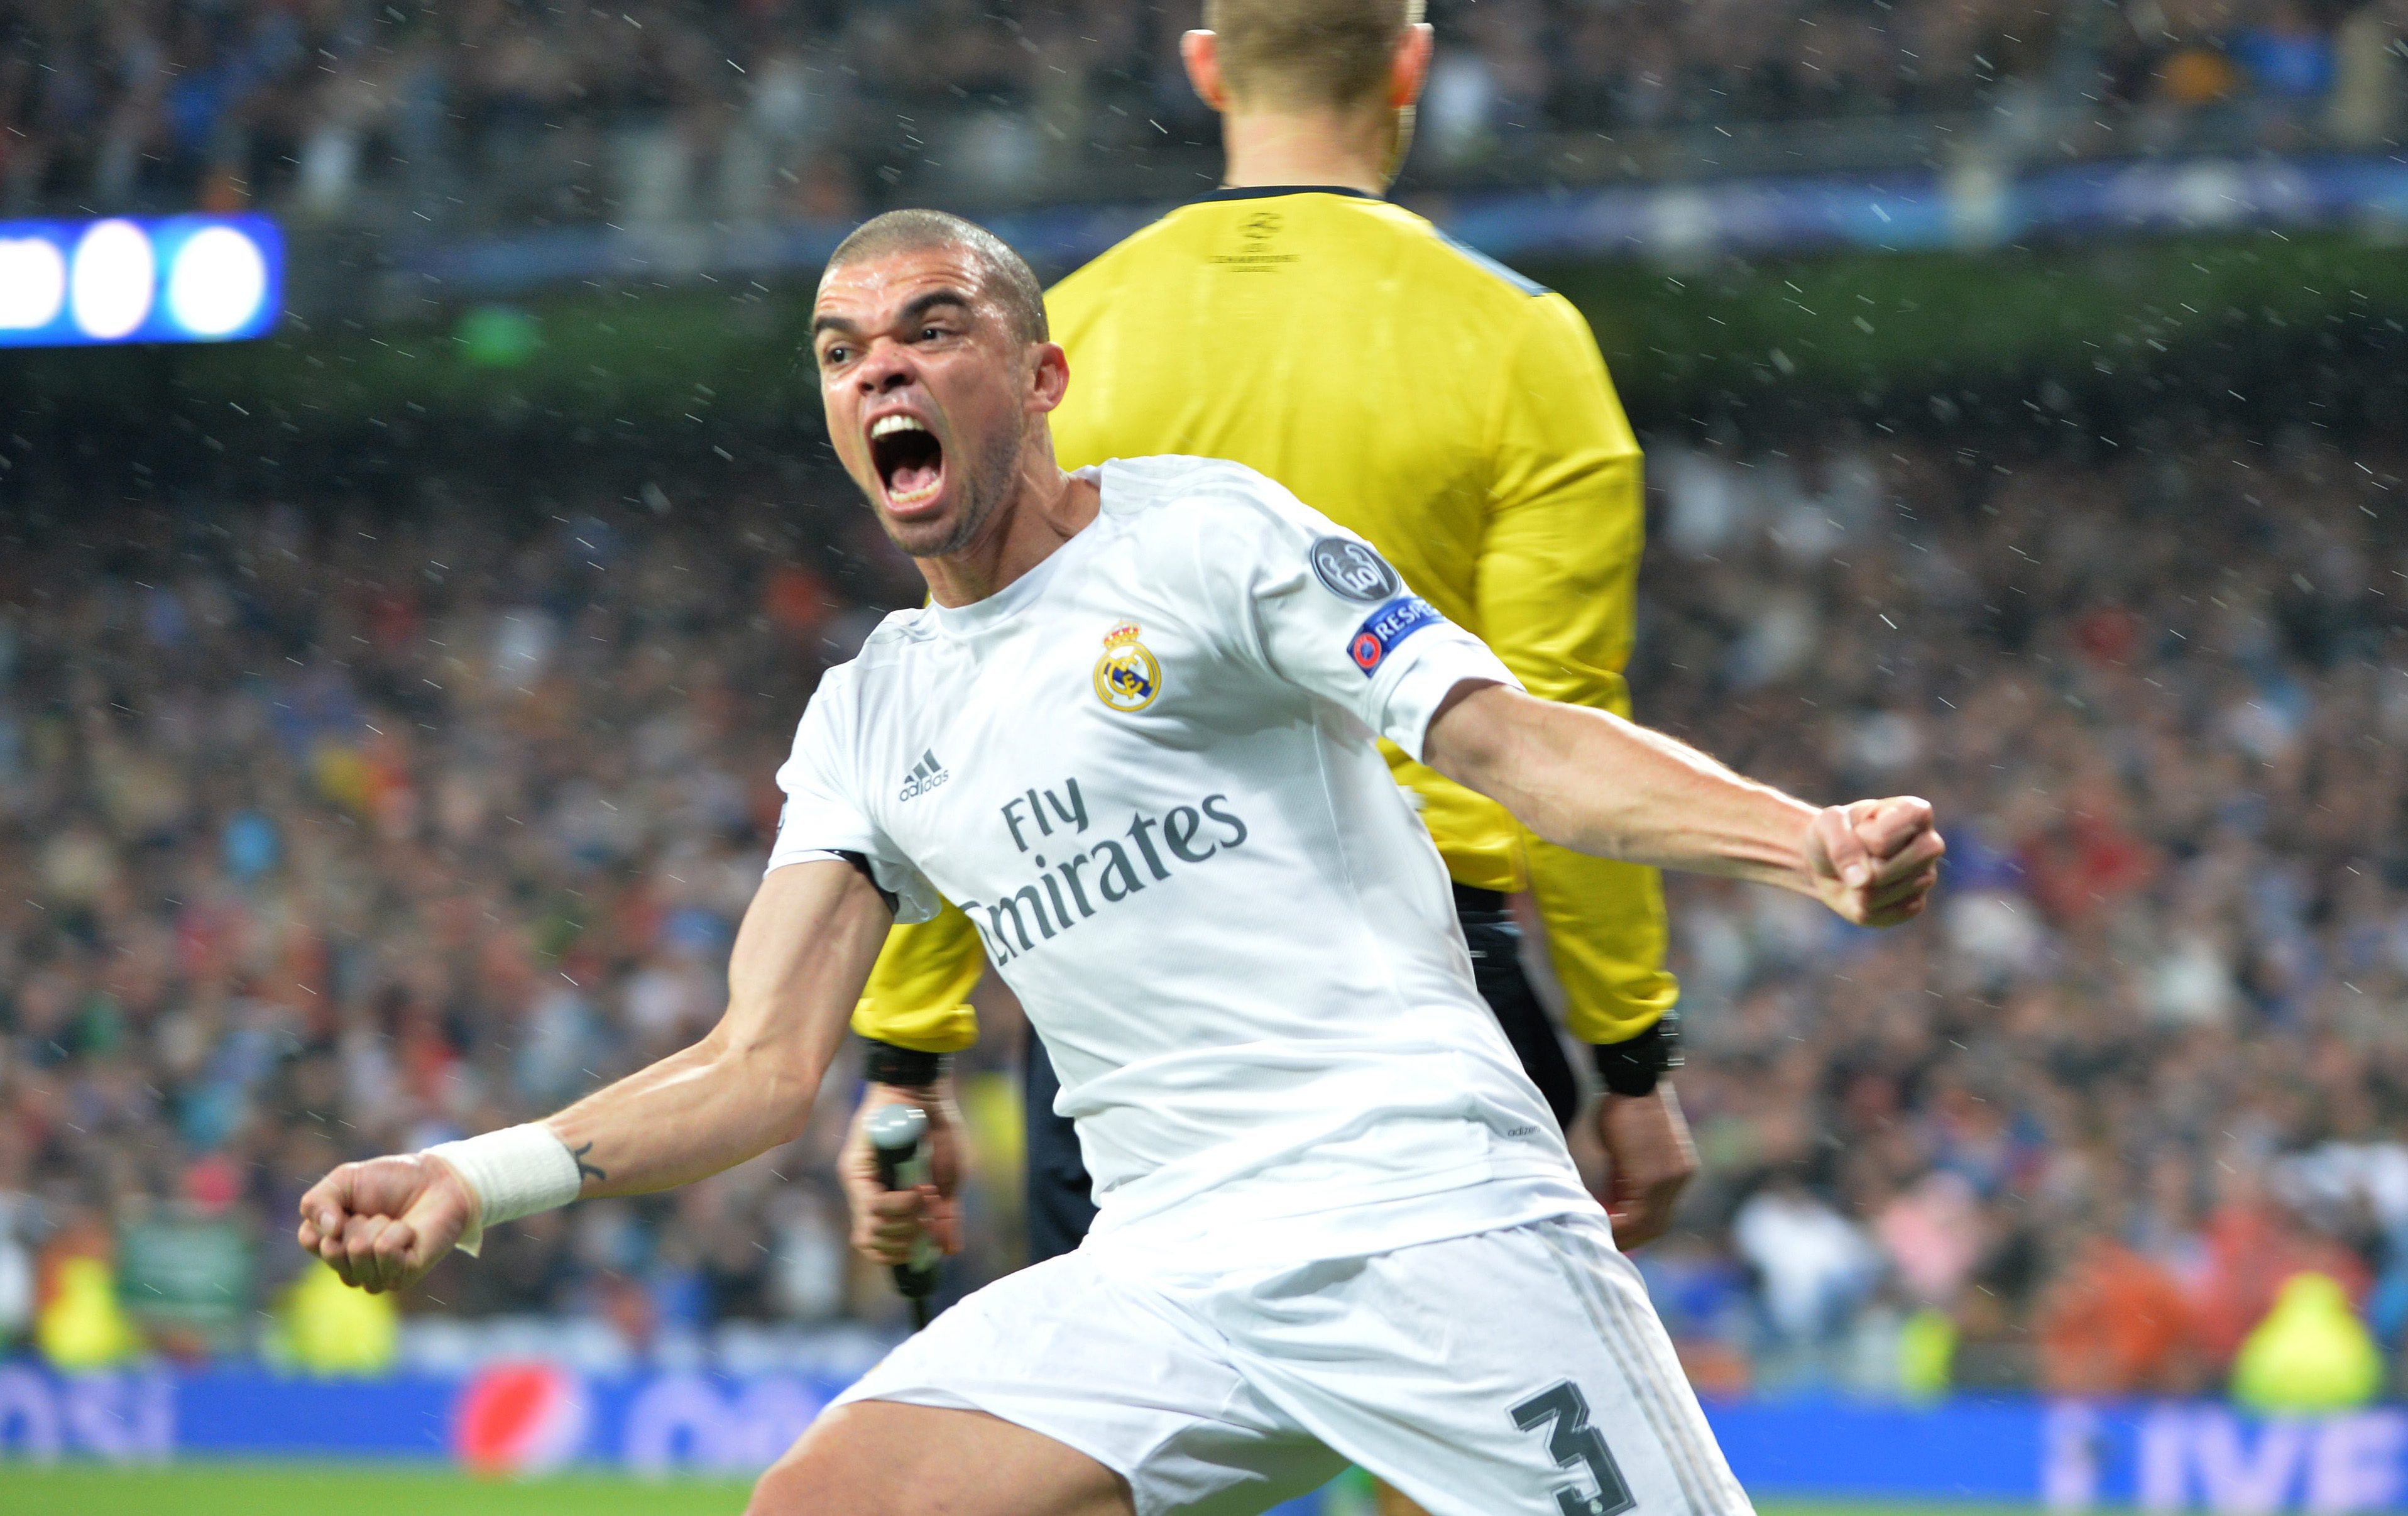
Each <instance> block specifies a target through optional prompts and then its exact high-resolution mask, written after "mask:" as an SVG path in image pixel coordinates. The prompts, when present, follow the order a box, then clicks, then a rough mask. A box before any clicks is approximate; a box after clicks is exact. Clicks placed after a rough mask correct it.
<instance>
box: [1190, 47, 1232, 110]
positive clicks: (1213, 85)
mask: <svg viewBox="0 0 2408 1516" xmlns="http://www.w3.org/2000/svg"><path fill="white" fill-rule="evenodd" d="M1179 61H1180V62H1181V63H1183V64H1185V65H1187V82H1188V83H1189V84H1190V85H1192V86H1193V87H1194V88H1195V91H1196V98H1197V99H1198V100H1201V101H1203V102H1204V103H1205V104H1206V105H1208V106H1211V108H1213V109H1215V110H1226V109H1228V108H1229V87H1228V84H1227V83H1226V81H1225V80H1223V79H1222V78H1221V39H1220V38H1219V37H1217V36H1213V35H1212V34H1211V33H1210V32H1207V31H1204V30H1203V29H1201V28H1198V29H1197V30H1196V31H1193V32H1189V33H1187V34H1186V35H1185V36H1182V37H1181V38H1180V39H1179Z"/></svg>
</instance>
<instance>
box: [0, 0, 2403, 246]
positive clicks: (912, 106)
mask: <svg viewBox="0 0 2408 1516" xmlns="http://www.w3.org/2000/svg"><path fill="white" fill-rule="evenodd" d="M1196 8H1197V7H1196V6H1195V5H1194V4H1192V3H1183V4H1175V5H1169V6H1155V7H1134V6H1127V5H1122V4H1114V3H1110V0H1086V3H1083V4H1071V5H1046V6H1037V5H1022V6H1011V5H1007V6H1002V7H994V6H986V5H971V4H967V3H962V0H889V3H884V4H878V5H853V6H845V5H839V4H835V3H833V0H749V3H747V4H743V5H728V6H704V5H695V4H667V3H662V0H627V3H624V4H620V5H612V6H607V7H595V6H584V5H534V4H519V3H509V0H482V3H478V4H468V5H457V6H442V7H436V6H430V5H423V4H413V5H409V6H393V5H386V4H382V3H380V0H309V3H306V4H294V3H270V0H237V3H232V4H222V5H201V4H193V3H179V0H144V3H139V4H125V5H113V6H110V7H104V8H95V7H89V6H78V5H71V4H65V3H63V0H49V3H42V0H13V3H11V4H8V5H6V6H0V213H24V212H28V211H31V210H35V209H72V208H75V207H87V208H97V209H155V208H166V209H185V208H189V207H191V206H192V205H193V204H195V203H197V204H199V205H200V206H202V207H204V208H206V209H232V208H235V207H237V206H244V205H264V206H269V207H273V208H277V209H286V210H290V211H294V212H295V213H298V214H301V215H303V216H305V217H308V218H311V219H314V220H317V221H321V222H325V223H329V224H357V225H362V226H367V227H376V226H380V225H390V226H392V227H394V228H396V229H400V230H412V231H423V229H424V228H426V227H428V226H430V225H446V226H455V227H471V228H473V227H479V226H493V225H505V224H508V225H517V224H561V223H576V222H599V221H608V222H610V223H614V224H625V223H650V222H660V221H669V220H678V219H690V220H695V221H702V222H710V221H735V222H750V221H756V220H759V219H763V218H768V217H775V216H780V215H792V214H806V215H812V216H818V217H827V218H838V219H841V218H844V217H847V216H850V215H852V214H853V213H855V212H856V211H858V210H861V209H865V208H867V209H876V208H877V207H878V206H880V205H882V204H887V203H894V202H896V201H908V200H910V199H911V198H912V197H913V196H915V195H917V196H921V197H925V196H926V195H930V194H939V195H945V196H947V197H949V198H950V199H951V200H953V201H957V202H959V203H963V204H966V205H968V204H982V205H987V206H990V207H991V206H996V205H1025V204H1034V203H1040V202H1047V201H1055V200H1060V199H1064V198H1069V199H1086V200H1093V199H1108V198H1114V197H1119V198H1164V197H1175V196H1178V195H1183V194H1186V193H1188V192H1189V191H1190V190H1191V189H1193V188H1196V187H1198V186H1199V185H1200V184H1202V183H1203V182H1205V181H1206V180H1209V179H1210V177H1211V173H1210V170H1211V164H1212V153H1211V149H1210V147H1209V145H1208V144H1207V140H1206V139H1207V138H1209V137H1210V134H1211V121H1210V117H1209V116H1208V115H1207V114H1205V113H1204V112H1203V111H1202V110H1201V108H1200V107H1198V106H1197V103H1196V101H1195V100H1194V98H1193V97H1192V96H1191V95H1190V94H1189V93H1188V90H1187V87H1186V84H1185V82H1184V80H1183V78H1182V77H1181V75H1180V73H1179V69H1178V65H1177V60H1176V39H1177V36H1178V35H1179V33H1180V32H1181V31H1182V30H1183V28H1185V27H1187V26H1189V25H1192V24H1194V20H1195V12H1196ZM1431 14H1432V18H1433V21H1434V22H1435V23H1436V24H1437V25H1438V27H1439V28H1440V34H1441V40H1442V44H1443V46H1442V49H1441V54H1440V57H1441V62H1440V64H1439V65H1438V69H1437V72H1436V74H1435V75H1434V76H1433V78H1432V79H1431V83H1430V90H1429V95H1428V98H1427V101H1426V105H1425V108H1424V112H1423V131H1424V133H1425V135H1426V139H1427V141H1428V144H1429V147H1428V150H1427V151H1426V152H1423V153H1422V154H1420V155H1419V156H1418V157H1417V158H1416V160H1415V162H1414V165H1413V168H1412V173H1411V175H1409V177H1408V180H1407V187H1408V189H1409V190H1411V189H1414V188H1421V189H1428V188H1439V187H1446V186H1451V185H1456V184H1474V183H1488V182H1521V181H1527V180H1530V179H1532V178H1546V179H1550V180H1583V181H1590V182H1596V181H1600V180H1616V179H1631V178H1637V179H1664V178H1673V179H1677V178H1685V177H1695V176H1698V175H1713V174H1721V173H1730V172H1738V171H1756V172H1775V171H1787V170H1795V169H1801V168H1817V167H1834V166H1853V167H1867V166H1900V167H1903V166H1926V165H1933V164H1939V163H1951V162H1957V161H1959V160H1965V159H1969V158H1970V159H1973V160H1979V161H1984V162H1991V161H2000V160H2004V161H2010V162H2013V161H2026V160H2042V161H2047V160H2058V159H2068V158H2073V159H2079V158H2093V157H2115V156H2125V155H2130V154H2135V153H2157V152H2168V151H2173V150H2209V151H2220V152H2234V151H2250V150H2257V149H2271V150H2275V151H2301V150H2314V149H2329V148H2343V149H2349V148H2361V147H2373V146H2376V145H2379V144H2380V143H2382V142H2383V141H2385V140H2386V139H2387V138H2388V137H2391V136H2393V135H2395V134H2396V132H2397V130H2398V127H2399V123H2400V119H2401V94H2402V77H2403V72H2408V61H2403V56H2402V54H2401V52H2400V51H2399V47H2398V44H2399V42H2400V39H2401V36H2402V35H2403V32H2408V11H2403V9H2402V7H2401V5H2400V0H2363V3H2358V4H2351V3H2348V0H2283V3H2281V4H2270V5H2265V6H2253V7H2238V6H2231V5H2224V4H2216V3H2212V0H2174V3H2171V4H2166V5H2157V4H2154V3H2153V4H2146V5H2141V4H2135V5H2130V6H2120V7H2119V6H2114V5H2088V6H2075V7H2067V6H2062V5H2057V6H2051V5H2048V4H2044V3H2041V0H1901V3H1899V4H1897V5H1891V6H1880V7H1859V6H1854V5H1845V4H1836V3H1830V0H1812V3H1801V0H1713V3H1707V4H1690V3H1684V0H1487V3H1485V4H1478V5H1474V4H1471V3H1469V0H1448V3H1442V4H1435V5H1433V6H1432V7H1431ZM1199 176H1200V177H1199Z"/></svg>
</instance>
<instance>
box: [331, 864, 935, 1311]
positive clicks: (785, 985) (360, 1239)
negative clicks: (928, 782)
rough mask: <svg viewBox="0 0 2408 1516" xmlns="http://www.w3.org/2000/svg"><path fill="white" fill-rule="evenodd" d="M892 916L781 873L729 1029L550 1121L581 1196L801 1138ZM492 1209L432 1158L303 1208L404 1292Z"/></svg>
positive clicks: (354, 1271) (849, 878)
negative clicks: (573, 1168) (815, 1096)
mask: <svg viewBox="0 0 2408 1516" xmlns="http://www.w3.org/2000/svg"><path fill="white" fill-rule="evenodd" d="M893 920H894V915H893V912H892V911H891V910H890V909H889V908H888V906H887V904H886V902H885V901H884V900H883V899H882V897H881V896H880V894H879V892H878V890H877V888H875V887H873V886H872V885H871V884H870V883H869V881H868V880H867V878H866V877H865V876H864V875H863V874H861V873H860V872H859V871H858V870H856V869H854V868H853V866H852V865H850V864H848V863H843V862H839V861H836V860H833V859H817V860H813V861H810V862H803V863H796V864H793V865H791V866H789V867H786V868H782V869H779V870H776V871H774V872H773V873H771V874H769V875H768V876H767V878H766V879H764V880H763V881H762V884H761V888H760V889H759V891H758V892H756V893H755V894H754V896H753V903H752V906H751V907H750V908H749V909H748V910H747V911H746V912H745V916H744V923H743V926H742V927H741V928H740V929H739V930H738V932H737V937H736V947H735V952H734V954H733V956H732V958H731V959H730V960H729V963H728V1001H727V1010H726V1013H725V1014H724V1016H722V1017H721V1018H720V1020H719V1024H718V1025H717V1026H715V1027H713V1028H712V1029H711V1030H710V1033H709V1034H708V1035H706V1036H705V1037H704V1038H703V1039H702V1040H701V1041H700V1042H697V1043H695V1045H694V1046H692V1047H687V1048H685V1049H683V1050H681V1051H680V1052H677V1053H673V1054H671V1055H670V1056H669V1057H667V1058H665V1059H663V1060H661V1061H659V1062H657V1063H654V1064H652V1066H651V1067H649V1068H646V1069H643V1070H641V1071H639V1072H638V1073H636V1074H633V1075H630V1076H627V1077H626V1078H624V1079H622V1080H620V1081H619V1082H618V1083H616V1084H614V1085H611V1086H609V1088H608V1089H605V1090H600V1091H598V1092H596V1093H595V1094H593V1095H589V1096H587V1097H586V1098H585V1099H583V1100H581V1101H579V1102H578V1103H577V1104H576V1105H571V1106H570V1107H568V1108H567V1109H566V1110H565V1111H562V1112H560V1113H559V1114H558V1115H556V1116H553V1117H552V1118H551V1119H549V1120H547V1121H545V1122H543V1123H542V1130H543V1131H544V1132H547V1133H550V1135H551V1136H552V1138H554V1139H557V1141H558V1143H559V1145H560V1147H561V1148H563V1149H565V1150H566V1158H567V1160H569V1161H571V1162H574V1164H575V1175H574V1178H575V1183H576V1186H577V1188H576V1191H575V1195H576V1196H577V1197H584V1196H596V1195H632V1194H642V1193H645V1192H647V1191H654V1190H666V1189H668V1188H670V1187H672V1186H675V1185H681V1184H685V1183H688V1182H690V1181H692V1180H695V1179H698V1178H701V1177H704V1176H705V1175H709V1174H715V1173H717V1172H719V1171H720V1170H722V1169H724V1168H728V1167H731V1166H733V1165H735V1164H737V1163H740V1162H744V1161H745V1160H746V1159H748V1158H752V1157H754V1156H756V1155H758V1154H760V1153H764V1152H767V1151H768V1150H769V1149H770V1148H775V1147H777V1146H779V1145H780V1144H781V1143H786V1142H791V1141H792V1140H794V1138H795V1137H796V1135H797V1134H798V1133H800V1132H801V1131H802V1129H803V1125H804V1123H805V1121H807V1120H808V1119H810V1109H811V1099H812V1097H813V1095H814V1094H816V1093H817V1091H818V1090H819V1086H820V1080H821V1077H822V1076H824V1074H825V1073H826V1072H827V1067H828V1064H829V1062H830V1061H832V1060H833V1059H834V1058H835V1056H836V1050H837V1048H838V1047H839V1044H840V1043H841V1041H842V1039H843V1036H844V1033H845V1030H846V1025H847V1022H848V1018H850V1017H851V1015H852V1011H853V1002H854V1001H855V1000H856V999H857V998H858V997H859V996H860V993H861V986H862V984H863V982H864V981H865V980H867V978H868V976H869V966H870V963H871V961H872V960H875V959H876V957H877V956H878V948H879V946H880V944H882V942H883V941H884V940H885V937H886V931H887V928H888V927H889V926H890V925H891V924H892V922H893ZM480 1140H481V1139H480ZM537 1157H538V1160H542V1159H545V1158H547V1157H548V1155H545V1154H541V1153H538V1155H537ZM550 1162H553V1163H555V1164H557V1163H558V1162H560V1161H559V1160H558V1159H557V1158H551V1159H550ZM487 1198H488V1197H485V1196H482V1195H480V1193H479V1192H478V1191H477V1189H476V1187H475V1186H474V1185H473V1184H472V1183H471V1182H470V1179H469V1177H468V1176H466V1175H465V1174H464V1173H463V1172H462V1169H461V1167H460V1166H459V1165H458V1164H457V1163H455V1162H451V1161H447V1160H446V1159H445V1158H443V1157H440V1156H437V1155H435V1154H433V1153H414V1154H404V1155H396V1156H393V1157H386V1158H378V1159H371V1160H369V1161H368V1162H363V1163H346V1164H344V1165H343V1166H342V1167H340V1168H338V1169H337V1170H335V1171H334V1172H333V1173H332V1174H329V1175H328V1176H326V1177H325V1178H323V1179H322V1180H320V1181H319V1182H318V1183H317V1184H316V1185H314V1186H312V1187H311V1188H310V1190H309V1191H308V1193H307V1194H306V1195H304V1196H302V1198H301V1226H300V1232H299V1241H300V1244H301V1246H302V1247H303V1248H304V1249H308V1250H309V1251H311V1252H314V1253H316V1254H318V1255H319V1256H320V1257H322V1258H323V1259H324V1260H326V1262H327V1263H331V1264H333V1265H334V1267H335V1271H336V1272H337V1274H339V1275H340V1276H342V1278H343V1280H344V1282H346V1283H349V1284H354V1285H358V1286H360V1287H361V1288H363V1289H366V1290H367V1291H369V1292H372V1293H373V1292H382V1291H386V1290H402V1289H407V1288H409V1286H410V1285H412V1284H415V1283H416V1282H417V1281H418V1280H419V1279H420V1278H423V1277H424V1276H425V1274H426V1273H427V1271H428V1270H430V1269H432V1268H433V1267H434V1266H435V1265H436V1264H437V1263H440V1262H441V1261H442V1259H443V1257H444V1255H445V1254H447V1253H449V1252H451V1250H452V1248H453V1246H454V1245H456V1244H458V1243H459V1242H460V1241H461V1240H462V1238H463V1237H464V1236H469V1235H472V1234H475V1233H479V1232H481V1230H482V1226H483V1223H484V1221H485V1220H488V1219H497V1218H490V1217H489V1215H488V1209H487V1206H486V1201H487Z"/></svg>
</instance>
